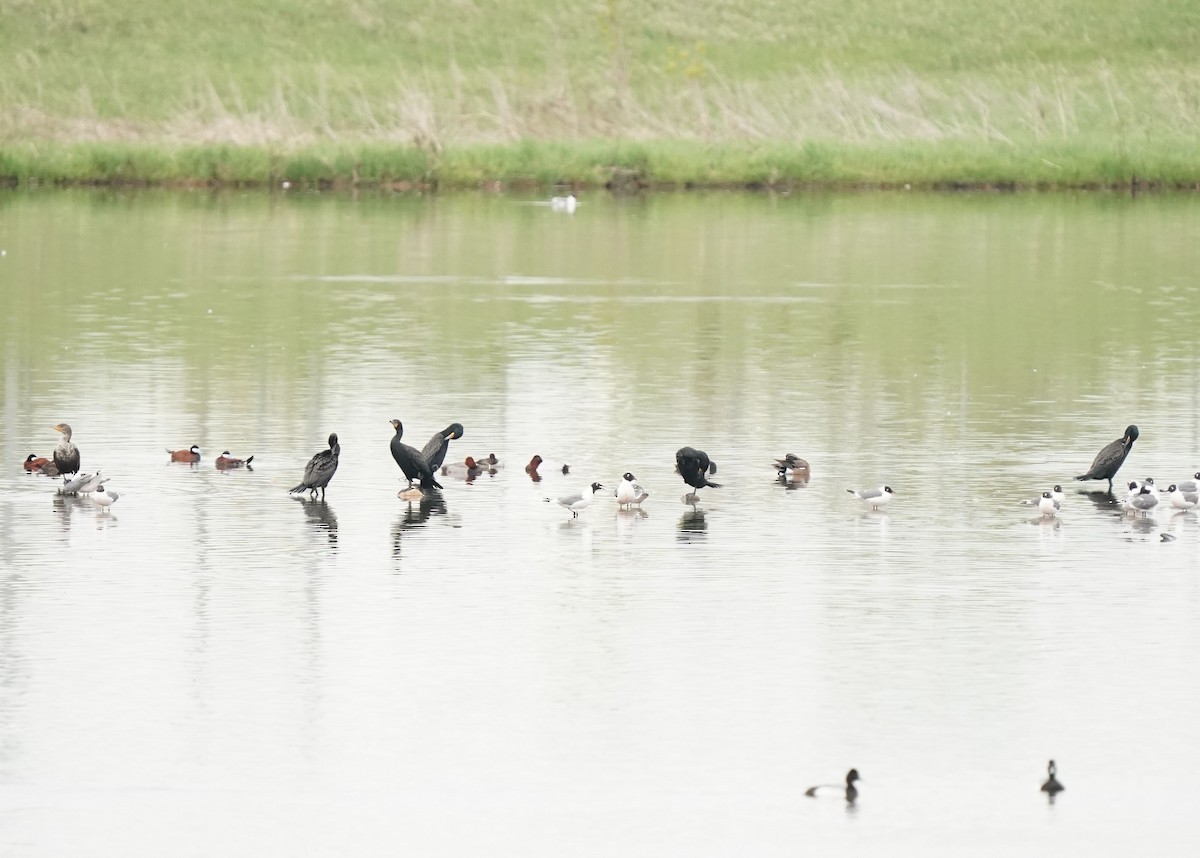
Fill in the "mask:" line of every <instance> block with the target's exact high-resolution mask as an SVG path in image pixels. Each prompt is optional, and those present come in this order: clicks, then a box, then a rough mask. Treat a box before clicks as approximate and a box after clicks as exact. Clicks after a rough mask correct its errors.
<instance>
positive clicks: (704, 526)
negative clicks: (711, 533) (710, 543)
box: [677, 505, 708, 542]
mask: <svg viewBox="0 0 1200 858" xmlns="http://www.w3.org/2000/svg"><path fill="white" fill-rule="evenodd" d="M707 535H708V519H707V517H706V515H705V512H704V510H702V509H700V508H699V507H697V506H695V505H692V507H691V509H689V510H688V511H687V512H685V513H684V514H683V515H682V516H681V517H680V519H679V533H678V534H677V538H678V540H679V541H680V542H692V541H694V540H699V539H704V538H705V537H706V536H707Z"/></svg>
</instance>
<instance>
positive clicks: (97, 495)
mask: <svg viewBox="0 0 1200 858" xmlns="http://www.w3.org/2000/svg"><path fill="white" fill-rule="evenodd" d="M120 497H121V496H120V495H119V494H117V493H116V492H110V491H107V490H106V489H105V488H104V486H99V487H97V489H96V491H95V492H93V493H92V503H94V504H96V505H97V506H99V507H100V508H101V509H108V508H109V507H110V506H112V505H113V504H115V503H116V502H117V500H118V499H119V498H120Z"/></svg>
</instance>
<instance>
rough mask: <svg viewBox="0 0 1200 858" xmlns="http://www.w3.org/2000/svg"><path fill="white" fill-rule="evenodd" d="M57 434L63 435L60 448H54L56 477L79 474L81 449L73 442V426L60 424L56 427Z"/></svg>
mask: <svg viewBox="0 0 1200 858" xmlns="http://www.w3.org/2000/svg"><path fill="white" fill-rule="evenodd" d="M54 431H55V432H60V433H62V437H61V438H59V439H58V446H57V447H55V448H54V452H53V453H52V454H51V458H52V459H53V460H54V468H55V474H54V475H55V476H58V475H59V474H62V475H63V476H64V477H65V476H66V475H67V474H78V473H79V464H80V458H79V448H78V447H76V446H75V442H74V441H72V440H71V434H72V433H71V424H70V423H59V424H58V425H57V426H55V427H54Z"/></svg>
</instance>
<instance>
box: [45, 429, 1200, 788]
mask: <svg viewBox="0 0 1200 858" xmlns="http://www.w3.org/2000/svg"><path fill="white" fill-rule="evenodd" d="M390 423H391V426H392V429H393V434H392V437H391V439H390V444H389V448H390V451H391V454H392V457H393V459H394V460H395V462H396V464H397V466H398V467H399V468H400V471H401V473H402V474H403V476H404V478H405V479H406V480H407V486H406V487H405V488H404V489H402V490H401V491H400V492H399V493H398V496H399V497H400V498H401V499H403V500H407V501H410V502H413V501H417V500H422V499H423V498H425V497H426V494H427V493H430V492H437V491H438V490H439V489H441V488H442V486H441V484H440V483H438V482H437V480H436V479H435V477H434V475H435V474H441V475H444V476H452V477H454V478H456V479H463V480H467V481H471V480H473V479H475V478H476V477H478V476H479V475H482V474H485V473H491V474H494V473H496V472H497V471H498V470H499V469H500V468H502V467H503V463H502V462H501V460H500V459H499V458H498V457H497V456H496V454H495V453H489V454H487V455H486V456H479V457H475V456H467V457H465V459H463V460H462V461H452V462H446V458H447V455H448V452H449V448H450V443H451V442H452V441H455V440H457V439H460V438H462V437H463V434H464V430H463V426H462V424H460V423H451V424H450V425H449V426H447V427H446V428H445V429H443V430H441V431H440V432H437V433H435V434H434V435H433V436H432V437H431V438H430V439H429V441H428V442H427V443H426V444H425V445H424V447H423V448H422V449H420V450H417V449H416V448H414V447H412V446H410V445H408V444H405V443H404V442H403V440H402V438H403V435H404V426H403V424H402V423H401V421H400V420H399V419H393V420H391V421H390ZM53 428H54V429H55V430H56V431H57V432H58V433H59V434H60V436H61V437H60V440H59V443H58V445H57V446H56V447H55V449H54V451H53V454H52V456H51V457H39V456H37V455H36V454H34V453H30V454H29V455H28V456H27V457H26V459H25V460H24V462H23V463H22V466H23V468H24V470H25V471H26V472H28V473H30V474H44V475H48V476H60V475H61V476H62V477H63V483H62V485H61V486H60V488H59V491H60V492H61V493H62V494H68V495H89V494H90V495H91V500H92V502H93V503H94V504H95V505H96V506H97V507H98V508H99V510H100V511H101V512H107V511H108V510H109V509H110V508H111V507H112V506H113V504H115V503H116V502H117V501H118V500H119V498H120V494H119V493H118V492H116V491H114V490H113V489H111V488H109V487H107V486H106V484H105V483H106V481H105V479H104V477H103V474H102V472H101V471H99V470H97V471H95V472H94V473H86V472H81V462H82V457H81V455H80V451H79V448H78V447H77V446H76V444H75V443H74V441H73V433H72V429H71V426H70V425H69V424H67V423H59V424H57V425H55V426H54V427H53ZM1138 434H1139V433H1138V428H1137V426H1134V425H1130V426H1129V427H1127V428H1126V430H1125V433H1124V434H1123V435H1122V437H1121V438H1118V439H1117V440H1115V441H1113V442H1112V443H1110V444H1108V445H1106V446H1105V447H1104V448H1103V449H1101V451H1100V452H1099V453H1098V454H1097V455H1096V458H1095V460H1094V461H1093V462H1092V466H1091V467H1090V468H1089V469H1088V471H1086V472H1085V473H1084V474H1081V475H1080V476H1078V477H1076V479H1077V480H1107V481H1108V483H1109V489H1110V493H1111V486H1112V481H1113V479H1114V477H1115V476H1116V474H1117V472H1118V471H1119V470H1120V468H1121V466H1122V465H1123V464H1124V462H1125V460H1126V459H1127V458H1128V456H1129V453H1130V451H1131V449H1132V447H1133V443H1134V441H1136V440H1137V438H1138ZM167 453H168V455H169V457H170V461H171V462H183V463H188V464H193V465H194V464H197V463H198V462H200V461H201V459H202V456H203V454H202V451H201V449H200V447H199V446H198V445H195V444H193V445H191V446H190V447H187V448H181V449H176V450H172V449H170V448H168V449H167ZM340 455H341V445H340V444H339V442H338V436H337V434H336V433H332V434H330V435H329V438H328V446H327V448H326V449H323V450H320V451H319V452H317V453H316V454H315V455H313V456H312V458H311V459H310V460H309V461H308V464H307V465H306V466H305V469H304V473H303V476H302V478H301V480H300V482H299V483H298V484H297V485H296V486H294V487H293V488H291V489H290V490H289V491H290V493H292V494H302V493H305V492H307V493H308V494H309V496H310V498H315V497H316V496H317V494H318V493H320V496H321V498H322V499H324V497H325V492H326V490H327V488H328V487H329V484H330V482H331V481H332V480H333V478H334V476H335V475H336V473H337V470H338V463H339V458H340ZM254 458H255V457H254V456H249V457H247V458H245V459H242V458H238V457H235V456H233V455H232V454H231V453H230V451H229V450H224V451H222V453H221V454H220V456H218V457H217V459H216V467H217V468H219V469H230V468H246V469H250V470H252V468H251V463H252V462H253V461H254ZM771 467H772V468H773V470H774V471H775V474H776V478H777V479H778V480H780V481H781V482H787V483H792V482H801V483H807V482H808V480H809V479H810V477H811V473H812V468H811V465H810V464H809V463H808V462H807V461H806V460H804V459H802V458H800V457H799V456H796V455H795V454H792V453H788V454H785V455H784V456H782V457H780V458H778V459H775V460H774V462H773V463H772V465H771ZM543 471H546V472H550V473H555V474H561V475H568V474H569V473H570V467H569V466H568V465H566V464H561V463H548V462H547V461H546V460H545V459H543V458H542V457H541V456H540V455H534V456H533V457H532V458H531V459H530V461H529V464H527V465H526V466H525V473H526V475H527V476H528V477H529V478H530V479H531V480H532V481H533V482H535V483H536V482H540V481H541V480H542V472H543ZM675 471H676V472H677V473H678V474H679V477H680V478H681V479H682V480H683V482H684V484H685V485H686V486H687V487H688V488H689V489H690V491H689V492H688V493H687V494H685V495H684V498H683V500H684V502H685V503H689V504H693V505H694V504H696V502H697V492H698V491H699V490H700V489H703V488H711V489H719V488H721V484H720V483H716V482H713V481H712V480H710V479H709V477H710V476H715V475H716V473H717V465H716V462H715V461H713V459H712V458H711V457H710V456H709V455H708V454H707V453H706V452H705V451H703V450H700V449H697V448H695V447H690V446H685V447H681V448H680V449H679V450H678V451H676V453H675ZM414 483H415V485H414ZM1127 488H1128V491H1127V494H1126V495H1125V496H1124V497H1122V498H1120V499H1119V500H1116V503H1117V504H1118V505H1119V506H1120V507H1122V508H1123V509H1124V511H1125V512H1126V513H1127V514H1145V513H1148V512H1150V511H1151V510H1153V508H1154V507H1155V506H1156V505H1157V504H1158V503H1159V499H1158V495H1159V494H1165V495H1166V496H1167V499H1168V503H1170V505H1171V507H1172V508H1174V509H1177V510H1180V511H1184V512H1190V511H1192V510H1195V509H1196V508H1197V506H1200V472H1196V473H1195V474H1194V475H1193V477H1192V478H1191V479H1185V480H1181V481H1179V482H1177V483H1172V484H1171V485H1170V486H1169V488H1167V489H1161V490H1160V489H1157V488H1156V486H1155V483H1154V480H1153V479H1151V478H1147V479H1145V480H1142V481H1137V480H1133V481H1130V482H1129V484H1128V487H1127ZM603 491H604V485H603V484H602V483H600V482H591V483H590V484H588V485H587V486H585V487H584V488H583V489H582V490H580V491H577V492H572V493H568V494H563V495H560V496H558V497H556V498H549V497H547V498H544V500H545V501H547V502H554V503H557V504H558V505H559V506H561V507H563V508H564V509H566V510H568V511H569V512H570V513H571V517H572V519H574V518H577V517H578V516H579V514H580V512H582V511H583V510H585V509H587V508H588V507H589V506H591V505H592V504H593V503H595V502H596V501H597V500H598V499H599V497H600V496H601V493H602V492H603ZM846 491H847V492H848V493H850V494H852V495H853V496H855V497H856V498H858V499H859V500H861V501H862V502H863V503H864V504H865V505H866V506H868V507H870V509H871V510H880V509H882V508H883V507H884V506H885V505H886V504H888V503H889V502H890V501H891V500H892V498H893V496H894V495H895V492H894V491H893V490H892V488H891V487H890V486H888V485H882V486H879V487H878V488H874V487H870V488H864V489H846ZM611 496H612V497H615V499H616V502H617V505H618V507H620V508H626V509H628V508H632V507H639V508H640V507H641V505H642V504H643V503H644V502H645V501H646V500H647V499H648V498H649V497H650V493H649V492H648V491H646V489H644V488H643V487H642V486H641V485H640V484H639V482H638V480H637V478H636V477H635V476H634V475H633V474H632V473H630V472H625V473H624V474H623V475H622V477H621V479H620V481H619V482H618V484H617V486H616V488H615V489H614V490H612V491H611ZM1063 502H1064V493H1063V489H1062V486H1061V485H1059V484H1055V485H1054V486H1053V488H1051V489H1048V490H1046V491H1043V492H1042V493H1041V494H1040V496H1039V497H1036V498H1033V499H1031V500H1024V501H1021V503H1022V504H1024V505H1031V506H1036V507H1037V510H1038V513H1039V515H1040V516H1041V517H1043V518H1051V517H1054V516H1056V515H1058V514H1059V512H1060V511H1061V510H1062V507H1063ZM1047 771H1048V778H1047V780H1046V781H1045V783H1043V784H1042V786H1041V791H1042V792H1044V793H1046V794H1047V795H1048V796H1049V798H1050V800H1051V801H1053V800H1054V797H1055V796H1056V795H1057V794H1058V793H1060V792H1062V791H1063V790H1064V789H1065V787H1063V785H1062V783H1061V782H1060V781H1059V780H1058V778H1057V771H1058V770H1057V766H1056V764H1055V762H1054V760H1050V762H1049V765H1048V769H1047ZM859 781H860V776H859V773H858V770H857V769H855V768H852V769H850V770H849V771H848V772H847V773H846V776H845V780H844V783H840V784H819V785H817V786H813V787H810V788H809V789H808V790H806V791H805V793H804V794H805V795H806V796H810V797H818V796H821V795H826V794H830V795H835V796H838V797H841V798H843V799H844V800H845V801H847V802H851V803H853V802H855V801H856V800H857V799H858V796H859V789H858V786H857V784H858V782H859Z"/></svg>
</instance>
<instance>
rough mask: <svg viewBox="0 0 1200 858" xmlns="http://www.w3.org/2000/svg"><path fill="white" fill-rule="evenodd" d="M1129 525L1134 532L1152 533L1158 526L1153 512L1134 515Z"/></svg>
mask: <svg viewBox="0 0 1200 858" xmlns="http://www.w3.org/2000/svg"><path fill="white" fill-rule="evenodd" d="M1130 526H1131V527H1132V528H1133V530H1134V532H1135V533H1153V532H1154V530H1155V528H1157V527H1158V521H1156V520H1155V518H1154V514H1153V513H1142V514H1141V515H1138V516H1135V517H1134V519H1133V520H1132V521H1131V522H1130Z"/></svg>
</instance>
